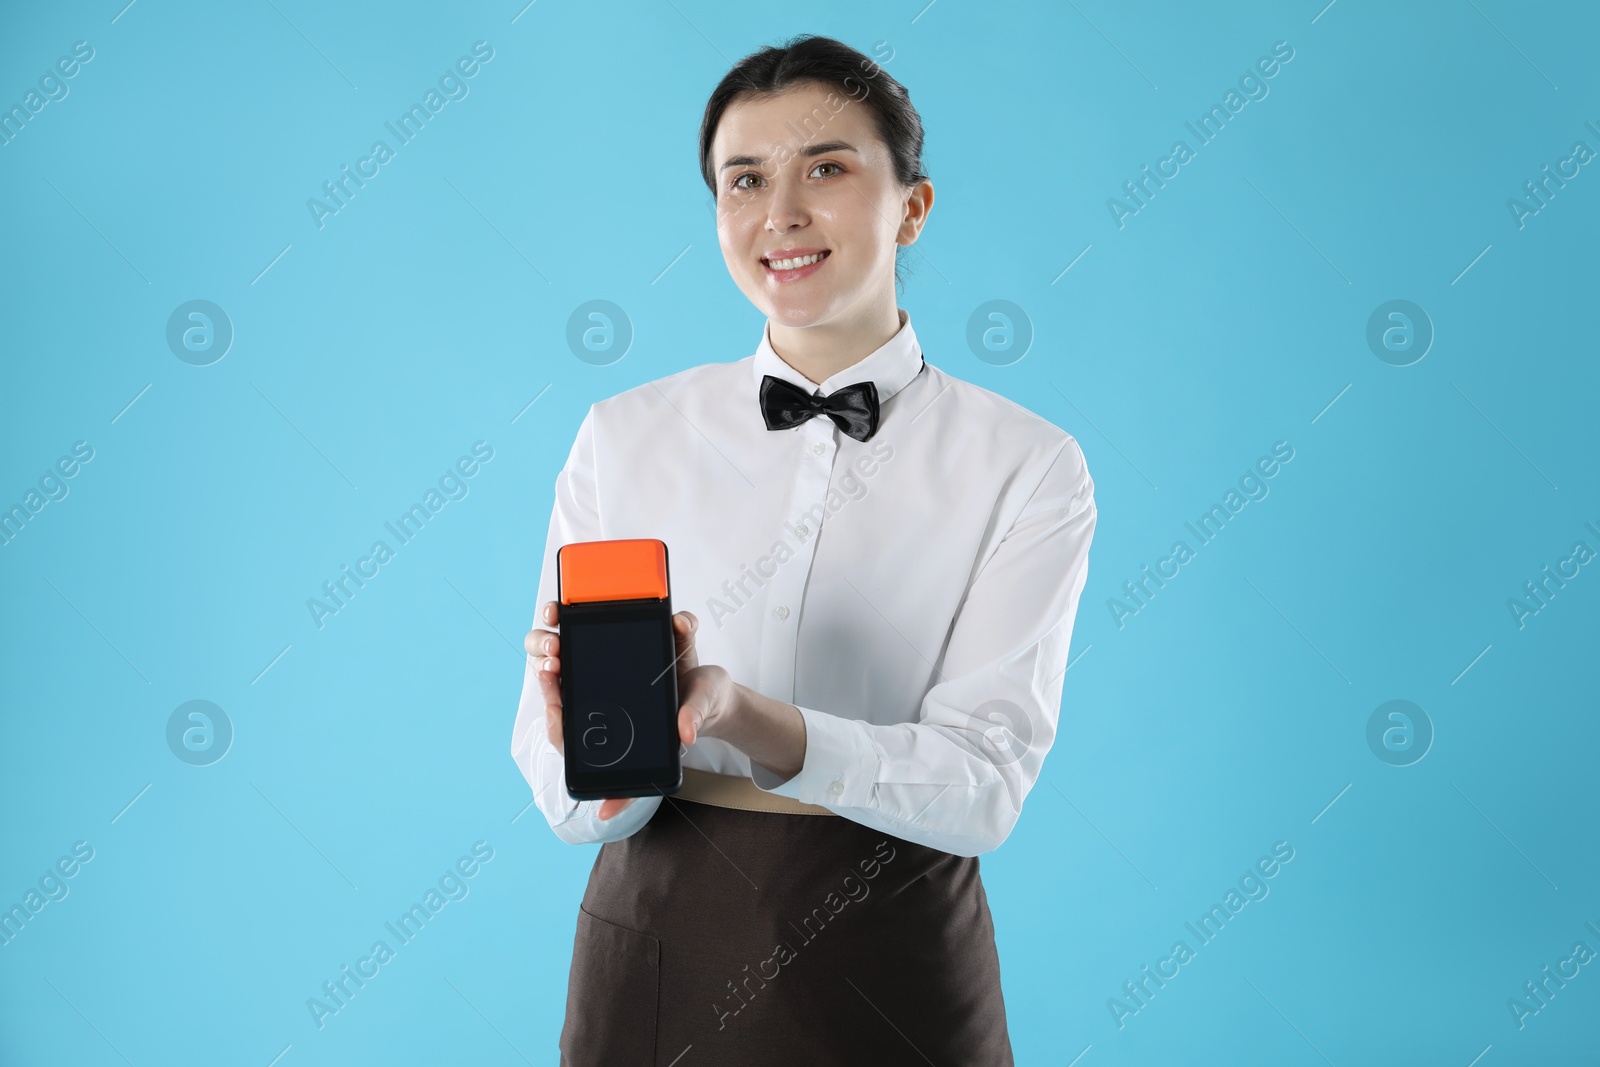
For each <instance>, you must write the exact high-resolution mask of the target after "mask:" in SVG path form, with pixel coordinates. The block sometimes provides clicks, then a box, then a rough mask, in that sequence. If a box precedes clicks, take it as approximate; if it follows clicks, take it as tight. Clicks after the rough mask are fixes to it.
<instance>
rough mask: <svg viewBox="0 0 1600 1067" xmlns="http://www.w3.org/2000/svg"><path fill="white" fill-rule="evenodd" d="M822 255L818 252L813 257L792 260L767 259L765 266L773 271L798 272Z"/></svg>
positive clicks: (800, 257)
mask: <svg viewBox="0 0 1600 1067" xmlns="http://www.w3.org/2000/svg"><path fill="white" fill-rule="evenodd" d="M823 254H824V253H821V252H818V253H816V254H815V255H810V256H797V257H796V258H794V259H769V260H767V266H769V267H771V268H772V269H773V270H799V269H800V268H801V267H809V266H810V265H811V264H813V263H815V262H816V261H817V260H819V259H821V258H822V257H823Z"/></svg>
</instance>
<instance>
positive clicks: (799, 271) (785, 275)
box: [761, 248, 833, 282]
mask: <svg viewBox="0 0 1600 1067" xmlns="http://www.w3.org/2000/svg"><path fill="white" fill-rule="evenodd" d="M819 253H821V254H822V258H821V259H819V260H817V261H816V262H815V263H811V264H808V265H807V266H804V267H799V268H796V269H795V270H773V269H772V267H771V265H770V264H769V263H768V262H767V260H769V259H791V258H793V257H795V256H813V255H817V254H819ZM832 258H833V252H832V250H831V249H827V248H781V249H778V250H777V251H775V252H771V253H768V254H767V255H765V256H763V257H762V259H761V269H762V270H764V271H766V272H767V277H769V278H771V279H772V280H773V281H776V282H797V281H799V280H800V279H802V278H809V277H810V276H811V275H813V274H815V273H816V272H817V271H819V270H821V269H822V265H823V264H824V263H826V262H828V260H830V259H832Z"/></svg>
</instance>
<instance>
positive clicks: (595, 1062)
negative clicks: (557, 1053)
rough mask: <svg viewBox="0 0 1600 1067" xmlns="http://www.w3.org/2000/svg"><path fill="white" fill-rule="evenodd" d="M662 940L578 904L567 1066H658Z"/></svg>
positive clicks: (564, 1051) (564, 1037) (564, 1048)
mask: <svg viewBox="0 0 1600 1067" xmlns="http://www.w3.org/2000/svg"><path fill="white" fill-rule="evenodd" d="M660 980H661V942H660V940H659V939H657V938H654V937H651V936H650V935H649V934H643V933H639V932H638V931H636V930H629V929H627V928H626V927H622V926H618V925H616V924H615V923H609V922H606V921H605V920H604V919H601V918H599V917H598V916H595V915H593V914H591V913H590V912H589V911H588V910H587V909H586V908H583V907H582V906H580V907H579V908H578V932H577V936H576V937H575V938H574V939H573V945H572V970H571V973H570V974H569V975H568V978H567V1014H566V1020H565V1022H564V1023H563V1024H562V1027H561V1043H560V1044H561V1063H562V1065H563V1067H602V1065H603V1067H654V1064H655V1055H656V1003H657V996H658V993H659V989H660Z"/></svg>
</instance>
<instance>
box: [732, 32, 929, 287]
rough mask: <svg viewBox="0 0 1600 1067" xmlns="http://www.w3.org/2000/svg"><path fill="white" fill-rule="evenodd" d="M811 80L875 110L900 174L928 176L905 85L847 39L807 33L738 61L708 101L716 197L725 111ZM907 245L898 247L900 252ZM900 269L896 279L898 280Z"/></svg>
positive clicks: (918, 122) (909, 179) (907, 181)
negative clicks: (716, 148)
mask: <svg viewBox="0 0 1600 1067" xmlns="http://www.w3.org/2000/svg"><path fill="white" fill-rule="evenodd" d="M806 83H812V84H818V85H822V86H827V87H836V88H838V89H839V90H841V91H842V92H843V93H844V94H845V95H846V96H848V97H849V98H850V99H851V101H853V102H856V103H864V104H866V105H867V107H868V108H870V109H871V111H872V119H873V124H874V125H875V126H876V128H877V131H878V137H879V138H880V139H881V140H882V141H883V143H884V144H885V145H886V146H887V147H888V149H889V155H890V158H891V159H892V160H893V161H894V173H895V178H896V179H897V180H898V181H899V182H900V184H901V185H903V186H905V187H906V188H908V189H909V188H910V187H912V186H913V185H916V184H917V183H918V182H921V181H924V180H926V179H927V177H928V176H927V175H926V174H924V173H923V170H922V165H923V164H922V119H921V117H920V116H919V115H918V114H917V109H916V108H914V107H912V106H911V96H910V94H908V93H907V92H906V90H905V86H903V85H901V84H900V83H899V82H897V81H895V80H894V78H892V77H890V76H889V75H888V74H887V73H886V72H885V71H884V69H883V68H882V67H880V66H878V64H877V63H876V62H874V61H873V60H872V59H870V58H868V57H867V56H865V55H863V54H862V53H860V52H858V51H856V50H855V49H854V48H851V47H850V46H849V45H847V44H845V43H844V42H842V41H837V40H834V39H833V38H832V37H820V36H818V35H816V34H812V33H803V34H800V35H799V36H797V37H791V38H790V39H789V40H788V41H786V42H784V43H783V44H782V45H780V46H776V47H774V46H771V45H768V46H766V47H763V48H760V49H758V50H756V51H754V52H751V53H750V54H749V55H747V56H745V57H744V58H743V59H741V60H739V62H737V63H735V64H734V65H733V69H731V70H729V71H728V73H727V74H725V75H723V77H722V80H721V81H720V82H718V83H717V87H716V88H715V89H713V90H712V91H711V99H709V100H708V101H706V111H705V115H704V117H703V118H702V119H701V121H700V176H701V177H702V178H703V179H704V180H705V183H706V188H708V189H710V190H711V194H712V196H713V197H715V196H716V195H717V180H716V175H715V173H714V172H713V167H714V164H713V162H712V159H711V142H712V140H713V139H715V137H716V135H717V126H718V124H719V123H720V122H721V121H722V116H723V113H724V112H726V111H727V110H728V106H729V105H730V104H732V103H734V102H735V101H736V100H739V99H742V98H746V97H752V96H757V97H759V96H776V95H777V94H779V93H782V92H784V91H786V90H788V89H791V88H794V87H795V86H797V85H802V84H806ZM900 251H904V248H903V247H902V248H901V249H898V250H897V253H898V252H900ZM898 274H899V272H898V269H897V270H896V278H897V280H898Z"/></svg>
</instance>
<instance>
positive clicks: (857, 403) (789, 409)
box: [761, 374, 878, 441]
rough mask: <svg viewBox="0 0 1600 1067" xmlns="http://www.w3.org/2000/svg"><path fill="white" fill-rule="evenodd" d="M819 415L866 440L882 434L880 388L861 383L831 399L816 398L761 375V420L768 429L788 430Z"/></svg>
mask: <svg viewBox="0 0 1600 1067" xmlns="http://www.w3.org/2000/svg"><path fill="white" fill-rule="evenodd" d="M818 415H826V416H828V418H830V419H832V420H833V421H834V422H835V423H837V424H838V426H839V429H841V430H843V431H844V432H845V433H847V434H849V435H850V436H851V437H854V438H855V439H856V440H857V441H865V440H866V439H867V438H869V437H871V436H872V435H873V434H875V433H877V432H878V387H877V386H876V385H874V384H873V383H872V382H858V383H857V384H855V385H847V386H845V387H844V388H843V389H835V390H834V391H833V392H831V393H829V394H828V395H827V396H812V395H811V394H809V393H807V392H805V391H803V390H802V389H800V387H799V386H797V385H795V384H794V383H792V382H789V381H786V380H785V379H783V378H779V377H777V376H775V375H772V374H764V375H762V376H761V417H762V418H763V419H765V420H766V423H767V429H769V430H787V429H790V428H791V427H795V426H799V425H800V424H801V423H803V422H805V421H806V420H808V419H811V418H815V417H816V416H818Z"/></svg>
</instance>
